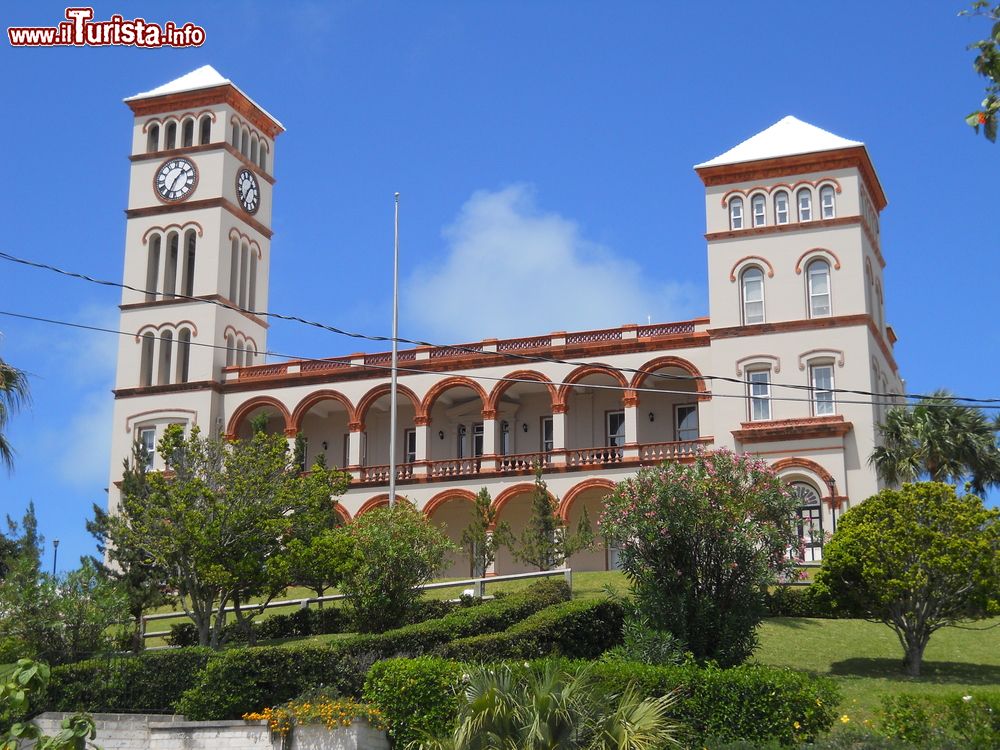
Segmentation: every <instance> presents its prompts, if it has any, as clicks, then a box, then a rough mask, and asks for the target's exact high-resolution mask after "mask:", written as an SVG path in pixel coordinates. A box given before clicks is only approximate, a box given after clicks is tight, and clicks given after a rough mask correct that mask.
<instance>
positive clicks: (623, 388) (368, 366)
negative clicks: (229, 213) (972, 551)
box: [0, 310, 1000, 409]
mask: <svg viewBox="0 0 1000 750" xmlns="http://www.w3.org/2000/svg"><path fill="white" fill-rule="evenodd" d="M0 315H5V316H7V317H11V318H20V319H22V320H31V321H35V322H38V323H48V324H50V325H57V326H63V327H67V328H77V329H82V330H86V331H96V332H100V333H111V334H116V335H118V336H131V337H134V336H135V335H136V334H135V333H132V332H130V331H122V330H119V329H115V328H104V327H102V326H93V325H87V324H85V323H74V322H72V321H66V320H57V319H55V318H45V317H41V316H37V315H28V314H26V313H16V312H11V311H9V310H0ZM152 338H153V339H154V340H155V341H169V342H171V344H175V343H177V344H179V342H178V340H177V339H174V338H173V337H170V338H167V337H164V336H153V337H152ZM185 343H186V344H187V345H190V346H200V347H204V348H207V349H220V350H223V351H226V352H232V351H236V349H235V348H234V347H228V346H225V345H222V344H209V343H205V342H199V341H189V342H185ZM260 353H262V354H266V355H267V356H270V357H277V358H279V359H288V360H298V361H302V362H329V361H330V360H329V359H324V358H321V357H302V356H297V355H294V354H283V353H281V352H274V351H267V352H260ZM343 365H344V366H347V367H356V368H362V369H366V370H390V369H391V367H390V366H388V365H379V364H365V363H362V362H350V361H344V362H343ZM398 369H399V370H400V371H402V372H407V373H412V374H420V375H427V374H437V375H463V376H465V377H467V378H468V379H470V380H485V381H489V382H491V383H531V384H533V385H546V384H548V385H552V386H555V387H561V386H565V387H569V388H593V389H596V390H608V391H622V392H624V391H633V392H635V393H658V394H663V395H679V396H699V395H702V396H711V397H712V398H736V399H741V400H744V401H749V400H750V399H752V398H757V399H759V400H760V399H762V397H759V396H758V397H754V396H750V395H749V394H746V393H714V392H708V393H701V392H697V391H679V390H670V389H667V388H629V387H628V386H622V385H617V384H612V385H608V384H603V383H568V382H565V381H547V383H542V382H540V381H538V380H532V379H528V378H509V377H502V376H496V375H470V374H468V371H467V370H461V371H452V370H433V371H428V370H424V369H421V368H416V367H399V368H398ZM894 398H898V397H894ZM766 400H768V401H789V402H798V403H803V402H804V403H811V402H812V401H813V399H811V398H796V397H792V396H773V395H772V396H768V397H766ZM837 403H838V404H859V405H863V406H875V405H880V406H898V404H897V403H896V402H895V401H870V400H850V399H838V400H837ZM929 405H930V406H946V404H929ZM983 408H986V409H1000V405H997V406H985V407H983Z"/></svg>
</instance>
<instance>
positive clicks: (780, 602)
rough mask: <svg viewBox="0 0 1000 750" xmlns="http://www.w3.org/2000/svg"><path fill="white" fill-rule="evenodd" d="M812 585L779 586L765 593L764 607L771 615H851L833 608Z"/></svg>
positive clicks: (831, 616) (831, 617)
mask: <svg viewBox="0 0 1000 750" xmlns="http://www.w3.org/2000/svg"><path fill="white" fill-rule="evenodd" d="M817 590H818V589H814V588H813V587H812V586H777V587H775V588H774V589H773V590H771V591H768V592H766V593H765V594H764V607H765V608H766V609H767V613H768V616H770V617H822V618H825V619H833V618H838V617H851V616H852V614H851V613H850V612H845V611H839V610H835V609H834V608H833V605H832V604H831V602H830V601H829V599H826V598H824V597H821V596H817V595H816V591H817Z"/></svg>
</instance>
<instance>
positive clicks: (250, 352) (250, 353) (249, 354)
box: [245, 341, 257, 367]
mask: <svg viewBox="0 0 1000 750" xmlns="http://www.w3.org/2000/svg"><path fill="white" fill-rule="evenodd" d="M245 354H246V357H245V359H246V366H247V367H252V366H253V361H254V358H255V357H256V356H257V350H256V349H255V348H254V346H253V344H251V343H250V342H249V341H248V342H247V350H246V353H245Z"/></svg>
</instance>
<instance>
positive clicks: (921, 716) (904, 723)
mask: <svg viewBox="0 0 1000 750" xmlns="http://www.w3.org/2000/svg"><path fill="white" fill-rule="evenodd" d="M878 729H879V731H880V732H881V733H882V734H884V735H885V736H887V737H889V738H892V739H896V740H902V741H904V742H910V743H914V744H920V745H933V746H934V747H937V746H938V745H941V746H944V745H948V746H951V745H954V746H956V747H962V748H969V749H970V750H980V749H981V750H987V749H989V748H996V747H1000V692H998V691H995V690H992V691H975V692H974V693H972V694H970V695H959V694H952V695H934V696H930V695H909V694H903V695H897V696H888V697H886V698H884V699H883V700H882V706H881V709H880V711H879V719H878Z"/></svg>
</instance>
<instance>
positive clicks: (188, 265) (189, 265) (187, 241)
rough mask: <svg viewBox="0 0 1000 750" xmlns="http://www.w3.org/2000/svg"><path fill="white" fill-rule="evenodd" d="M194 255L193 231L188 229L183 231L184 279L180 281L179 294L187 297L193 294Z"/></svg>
mask: <svg viewBox="0 0 1000 750" xmlns="http://www.w3.org/2000/svg"><path fill="white" fill-rule="evenodd" d="M194 255H195V231H194V230H193V229H189V230H187V232H185V233H184V279H183V282H182V283H181V294H183V295H185V296H187V297H193V296H194Z"/></svg>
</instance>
